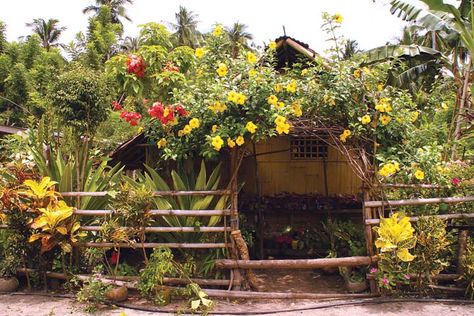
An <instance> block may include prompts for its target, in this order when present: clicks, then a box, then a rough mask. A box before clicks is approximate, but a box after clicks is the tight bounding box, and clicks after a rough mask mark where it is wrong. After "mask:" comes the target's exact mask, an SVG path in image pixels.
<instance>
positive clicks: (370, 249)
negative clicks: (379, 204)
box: [362, 187, 378, 294]
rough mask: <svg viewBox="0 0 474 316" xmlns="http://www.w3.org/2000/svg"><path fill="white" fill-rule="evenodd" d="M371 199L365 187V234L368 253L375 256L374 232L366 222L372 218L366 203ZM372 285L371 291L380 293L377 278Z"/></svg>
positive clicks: (363, 213) (363, 215)
mask: <svg viewBox="0 0 474 316" xmlns="http://www.w3.org/2000/svg"><path fill="white" fill-rule="evenodd" d="M369 200H370V193H369V191H368V189H367V188H365V187H364V202H363V207H362V209H363V211H362V217H363V219H364V235H365V244H366V248H367V255H369V256H371V257H372V256H374V255H375V253H374V240H373V233H372V226H371V225H370V224H367V223H366V220H369V219H371V218H372V209H371V208H370V207H367V206H366V205H365V203H366V202H367V201H369ZM369 285H370V292H371V293H372V294H377V293H378V287H377V281H376V280H369Z"/></svg>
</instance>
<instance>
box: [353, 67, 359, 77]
mask: <svg viewBox="0 0 474 316" xmlns="http://www.w3.org/2000/svg"><path fill="white" fill-rule="evenodd" d="M354 77H356V78H360V69H356V70H354Z"/></svg>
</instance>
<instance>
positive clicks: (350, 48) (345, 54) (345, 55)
mask: <svg viewBox="0 0 474 316" xmlns="http://www.w3.org/2000/svg"><path fill="white" fill-rule="evenodd" d="M359 52H360V49H359V43H357V41H356V40H350V39H348V40H347V41H346V44H345V45H344V50H343V51H342V59H350V58H351V57H352V56H354V55H355V54H357V53H359Z"/></svg>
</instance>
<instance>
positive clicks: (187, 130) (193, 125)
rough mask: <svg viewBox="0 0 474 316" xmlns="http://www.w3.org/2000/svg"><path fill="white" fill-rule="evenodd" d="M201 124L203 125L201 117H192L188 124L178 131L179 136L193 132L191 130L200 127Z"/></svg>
mask: <svg viewBox="0 0 474 316" xmlns="http://www.w3.org/2000/svg"><path fill="white" fill-rule="evenodd" d="M199 126H201V122H200V121H199V119H197V118H195V117H194V118H192V119H190V120H189V123H188V124H186V125H185V126H184V127H183V129H181V130H179V131H178V136H180V137H181V136H184V135H188V134H189V133H191V131H192V130H193V129H196V128H198V127H199Z"/></svg>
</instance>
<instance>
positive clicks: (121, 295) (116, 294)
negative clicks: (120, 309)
mask: <svg viewBox="0 0 474 316" xmlns="http://www.w3.org/2000/svg"><path fill="white" fill-rule="evenodd" d="M105 297H106V298H107V299H108V300H109V301H112V302H123V301H125V300H126V299H127V298H128V289H127V287H126V286H120V287H114V288H112V289H110V290H108V291H107V292H105Z"/></svg>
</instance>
